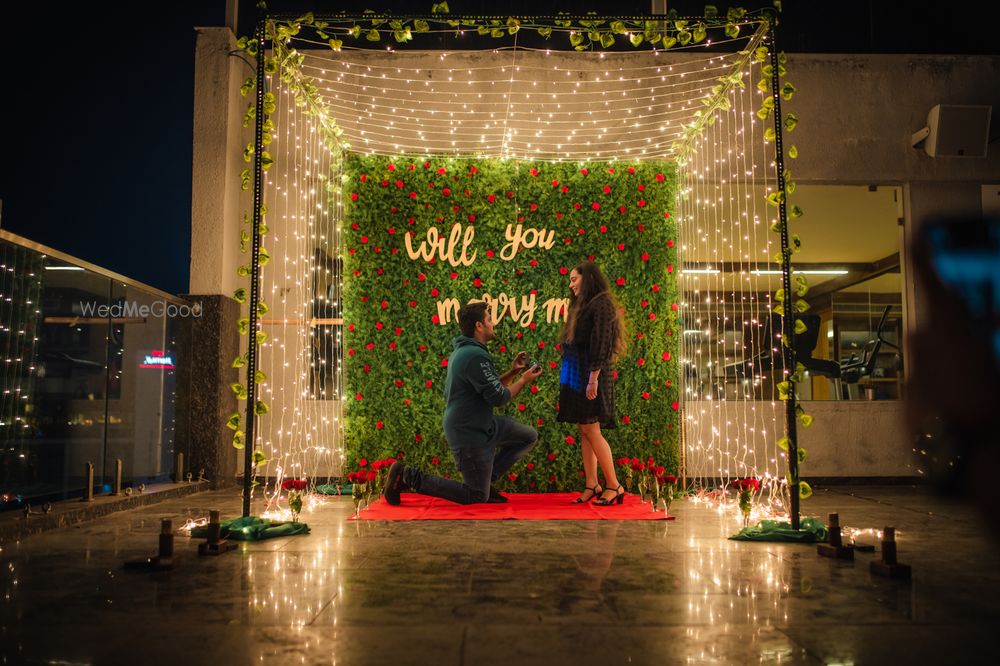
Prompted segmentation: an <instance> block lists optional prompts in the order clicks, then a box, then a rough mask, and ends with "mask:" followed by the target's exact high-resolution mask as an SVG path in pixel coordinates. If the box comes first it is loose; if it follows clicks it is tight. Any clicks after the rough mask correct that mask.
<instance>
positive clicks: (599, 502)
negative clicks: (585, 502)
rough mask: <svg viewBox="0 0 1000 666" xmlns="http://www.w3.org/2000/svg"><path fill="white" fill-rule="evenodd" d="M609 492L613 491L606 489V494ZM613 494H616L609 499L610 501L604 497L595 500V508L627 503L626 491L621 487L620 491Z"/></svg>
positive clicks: (619, 487)
mask: <svg viewBox="0 0 1000 666" xmlns="http://www.w3.org/2000/svg"><path fill="white" fill-rule="evenodd" d="M608 490H611V489H610V488H605V489H604V492H606V491H608ZM612 492H614V493H615V496H614V497H609V498H608V499H604V498H603V497H599V498H597V499H596V500H594V505H595V506H611V505H612V504H621V503H622V502H624V501H625V489H624V488H623V487H621V486H620V485H619V486H618V490H614V491H612ZM602 494H603V492H602Z"/></svg>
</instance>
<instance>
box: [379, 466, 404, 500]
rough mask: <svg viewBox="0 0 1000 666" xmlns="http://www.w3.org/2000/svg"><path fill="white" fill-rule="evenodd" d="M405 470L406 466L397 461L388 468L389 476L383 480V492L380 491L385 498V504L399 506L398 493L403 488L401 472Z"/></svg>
mask: <svg viewBox="0 0 1000 666" xmlns="http://www.w3.org/2000/svg"><path fill="white" fill-rule="evenodd" d="M405 470H406V466H405V465H404V464H403V463H402V462H400V461H399V460H397V461H396V462H394V463H392V466H391V467H389V474H388V475H387V476H386V479H385V490H383V491H382V496H383V497H385V501H386V503H387V504H391V505H393V506H399V493H400V492H401V491H402V490H403V487H404V483H403V472H404V471H405Z"/></svg>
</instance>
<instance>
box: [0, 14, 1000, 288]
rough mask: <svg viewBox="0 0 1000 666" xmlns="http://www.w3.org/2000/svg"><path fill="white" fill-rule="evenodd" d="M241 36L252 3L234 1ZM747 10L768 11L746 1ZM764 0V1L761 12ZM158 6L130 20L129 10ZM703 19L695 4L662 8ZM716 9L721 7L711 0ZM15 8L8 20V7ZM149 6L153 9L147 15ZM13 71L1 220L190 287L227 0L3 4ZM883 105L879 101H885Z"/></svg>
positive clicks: (920, 19)
mask: <svg viewBox="0 0 1000 666" xmlns="http://www.w3.org/2000/svg"><path fill="white" fill-rule="evenodd" d="M241 4H242V5H243V7H241V19H242V20H241V22H240V23H241V29H246V30H249V29H250V27H252V21H253V15H254V14H253V13H254V5H255V3H254V2H242V3H241ZM431 4H432V2H431V1H430V0H427V1H426V2H405V3H404V2H361V3H357V2H338V3H326V2H313V3H308V2H275V1H272V2H270V3H269V6H270V7H271V8H272V9H274V10H278V11H304V10H305V9H313V10H314V11H316V12H320V11H322V10H323V9H324V8H330V7H333V8H335V9H336V10H337V11H339V10H341V9H347V10H354V11H360V10H363V9H366V8H371V9H375V10H383V9H387V8H394V9H395V13H397V14H405V13H410V14H416V13H427V12H429V10H430V7H431ZM449 4H450V6H451V10H452V12H453V13H458V12H466V13H470V14H480V13H486V14H488V13H495V12H497V11H499V10H500V9H501V7H502V8H503V9H502V11H503V12H504V14H505V15H506V14H508V13H512V14H513V13H527V12H533V13H536V14H545V13H555V12H556V11H559V10H560V9H562V8H566V7H570V8H572V10H573V11H574V12H586V11H588V10H597V11H603V12H607V11H614V12H616V13H621V14H644V13H647V12H648V11H649V7H650V3H649V2H636V1H635V0H624V1H622V0H616V1H615V2H613V3H612V2H608V1H607V0H605V2H594V1H589V0H573V1H572V2H568V1H563V2H551V1H549V0H544V1H541V0H536V1H534V2H521V1H517V0H515V1H513V2H503V3H499V2H493V3H486V2H472V1H463V0H452V1H451V2H450V3H449ZM741 4H742V6H744V7H751V6H760V4H761V3H750V2H748V3H741ZM768 4H769V3H768ZM784 4H785V10H784V14H783V18H782V21H783V24H782V26H781V32H780V33H779V39H780V40H781V47H782V48H783V49H784V50H787V51H808V52H842V53H843V52H886V53H997V47H996V46H995V45H994V40H993V39H992V37H991V35H989V34H988V31H989V30H992V29H993V26H994V25H997V22H996V15H997V14H998V13H1000V12H998V10H997V9H996V8H993V9H990V10H988V11H989V12H991V14H992V16H986V15H983V14H977V15H975V16H970V15H965V16H962V17H958V16H944V17H933V16H930V15H926V14H921V15H919V16H918V15H914V14H913V9H912V5H911V4H910V3H899V9H898V10H896V12H893V11H892V5H893V4H894V3H887V2H878V1H876V0H869V1H867V2H866V1H854V2H851V1H848V2H839V3H836V8H837V9H836V10H835V11H831V10H828V9H823V10H821V9H819V8H817V6H820V5H821V6H822V7H824V8H825V7H830V6H832V3H815V2H811V1H808V2H807V1H806V0H786V2H785V3H784ZM137 6H138V7H144V8H150V9H155V10H156V14H155V15H137V14H136V13H135V10H134V7H137ZM670 6H671V7H677V8H678V10H679V11H683V12H696V13H699V14H700V13H701V10H702V7H703V6H704V5H703V3H681V2H675V3H670ZM717 6H718V7H719V9H720V11H725V7H726V6H727V5H726V4H724V3H717ZM15 11H16V15H15V14H14V12H15ZM147 11H148V9H147ZM0 16H2V22H3V25H4V31H5V33H7V34H6V35H5V36H6V37H8V39H7V40H6V46H7V49H6V53H7V57H8V64H7V66H6V67H5V71H6V73H7V75H6V76H5V79H4V83H5V86H6V90H5V92H4V95H3V100H4V103H3V104H2V105H0V109H2V110H0V114H2V115H0V119H2V127H3V132H4V138H5V141H4V142H3V146H4V148H5V149H6V150H5V151H4V153H5V154H4V155H3V157H2V159H0V198H2V200H3V212H2V219H0V226H2V227H3V228H4V229H7V230H9V231H12V232H14V233H17V234H20V235H22V236H26V237H27V238H29V239H31V240H33V241H36V242H39V243H42V244H44V245H48V246H51V247H53V248H55V249H57V250H60V251H62V252H65V253H67V254H70V255H73V256H76V257H79V258H81V259H85V260H87V261H90V262H92V263H95V264H97V265H99V266H103V267H105V268H108V269H110V270H113V271H116V272H118V273H122V274H124V275H126V276H129V277H130V278H133V279H135V280H138V281H140V282H144V283H146V284H149V285H152V286H154V287H158V288H160V289H162V290H164V291H168V292H172V293H184V292H186V291H187V286H188V270H189V260H190V259H189V253H190V244H191V229H190V219H191V153H192V148H191V143H192V119H191V113H192V105H193V87H194V40H195V35H194V27H195V26H207V25H222V24H223V23H224V18H225V3H224V2H223V1H222V0H174V1H172V2H170V3H169V4H166V3H162V4H157V5H153V3H148V4H147V3H136V2H127V3H126V2H118V3H115V2H105V3H100V4H90V3H67V4H65V5H64V6H61V7H60V8H59V9H58V11H57V12H54V13H52V12H49V13H46V14H44V15H43V16H40V17H38V18H37V19H35V20H27V19H25V18H24V16H25V14H24V7H23V6H20V7H18V6H17V5H14V4H13V3H8V4H6V5H5V6H4V8H3V9H2V10H0ZM15 63H16V64H15ZM887 103H888V102H887ZM234 186H238V184H235V183H234Z"/></svg>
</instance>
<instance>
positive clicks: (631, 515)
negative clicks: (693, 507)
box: [348, 493, 674, 520]
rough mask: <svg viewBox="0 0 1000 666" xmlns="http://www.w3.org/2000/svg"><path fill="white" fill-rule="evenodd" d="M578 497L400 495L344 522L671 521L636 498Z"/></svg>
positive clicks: (557, 495) (517, 494) (373, 505)
mask: <svg viewBox="0 0 1000 666" xmlns="http://www.w3.org/2000/svg"><path fill="white" fill-rule="evenodd" d="M578 495H579V493H516V494H510V495H507V498H508V499H509V500H510V501H509V502H507V503H506V504H467V505H463V504H455V503H454V502H449V501H447V500H443V499H439V498H437V497H427V496H426V495H417V494H415V493H403V495H402V502H401V503H400V505H399V506H390V505H389V504H386V501H385V499H384V498H380V499H379V500H378V501H377V502H373V503H372V504H371V506H369V507H368V508H366V509H364V510H363V511H361V513H360V514H359V515H356V516H351V517H350V518H348V520H673V519H674V517H673V516H671V515H668V514H666V513H664V512H663V511H662V509H661V510H659V511H653V510H652V505H651V504H650V503H649V502H646V503H645V504H641V503H640V502H639V496H638V495H626V496H625V501H624V502H623V503H622V504H620V505H619V504H616V505H614V506H595V505H594V504H593V503H592V502H591V503H587V504H573V503H571V500H572V499H573V498H574V497H577V496H578Z"/></svg>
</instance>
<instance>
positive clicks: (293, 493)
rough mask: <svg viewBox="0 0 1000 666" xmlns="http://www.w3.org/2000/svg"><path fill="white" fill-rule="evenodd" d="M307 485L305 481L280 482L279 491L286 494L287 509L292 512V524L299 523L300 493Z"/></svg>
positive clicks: (287, 480)
mask: <svg viewBox="0 0 1000 666" xmlns="http://www.w3.org/2000/svg"><path fill="white" fill-rule="evenodd" d="M308 485H309V483H308V482H307V481H306V480H305V479H286V480H285V481H282V482H281V489H282V490H284V491H285V492H287V493H288V508H289V509H291V510H292V522H293V523H297V522H299V513H301V511H302V491H304V490H305V489H306V486H308Z"/></svg>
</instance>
